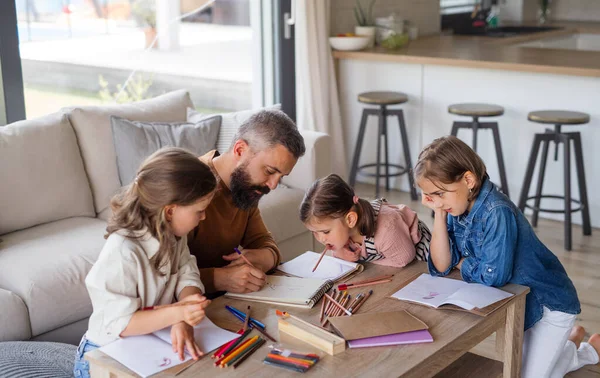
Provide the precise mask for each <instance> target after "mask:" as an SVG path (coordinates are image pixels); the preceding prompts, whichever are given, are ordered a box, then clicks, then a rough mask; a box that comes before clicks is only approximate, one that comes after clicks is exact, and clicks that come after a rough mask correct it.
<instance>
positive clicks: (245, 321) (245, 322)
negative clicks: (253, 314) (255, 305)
mask: <svg viewBox="0 0 600 378" xmlns="http://www.w3.org/2000/svg"><path fill="white" fill-rule="evenodd" d="M249 320H250V306H248V313H247V314H246V320H244V332H246V330H247V329H248V321H249Z"/></svg>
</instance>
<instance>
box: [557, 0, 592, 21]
mask: <svg viewBox="0 0 600 378" xmlns="http://www.w3.org/2000/svg"><path fill="white" fill-rule="evenodd" d="M550 11H551V15H550V17H551V18H552V19H553V20H563V21H600V0H554V1H552V4H551V5H550Z"/></svg>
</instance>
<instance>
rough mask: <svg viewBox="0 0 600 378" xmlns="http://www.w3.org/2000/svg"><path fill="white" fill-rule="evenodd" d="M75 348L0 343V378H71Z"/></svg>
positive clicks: (36, 343) (59, 344) (28, 342)
mask: <svg viewBox="0 0 600 378" xmlns="http://www.w3.org/2000/svg"><path fill="white" fill-rule="evenodd" d="M76 350H77V347H76V346H75V345H70V344H63V343H50V342H41V341H39V342H38V341H8V342H3V343H0V377H2V378H38V377H39V378H41V377H44V378H46V377H52V378H62V377H73V363H74V361H75V352H76Z"/></svg>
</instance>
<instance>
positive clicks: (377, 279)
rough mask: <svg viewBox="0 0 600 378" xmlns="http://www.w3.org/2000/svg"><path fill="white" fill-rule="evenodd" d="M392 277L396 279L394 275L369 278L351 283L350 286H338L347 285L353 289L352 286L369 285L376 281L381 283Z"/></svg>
mask: <svg viewBox="0 0 600 378" xmlns="http://www.w3.org/2000/svg"><path fill="white" fill-rule="evenodd" d="M392 277H394V275H393V274H388V275H386V276H378V277H373V278H369V279H366V280H362V281H356V282H351V283H349V284H340V285H338V286H342V285H346V286H348V287H351V286H354V285H361V284H364V283H369V282H375V281H381V280H389V279H391V278H392ZM339 290H344V289H339Z"/></svg>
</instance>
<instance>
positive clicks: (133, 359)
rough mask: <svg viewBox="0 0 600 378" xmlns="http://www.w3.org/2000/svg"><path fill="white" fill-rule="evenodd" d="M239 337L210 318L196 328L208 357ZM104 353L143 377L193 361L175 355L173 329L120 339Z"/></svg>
mask: <svg viewBox="0 0 600 378" xmlns="http://www.w3.org/2000/svg"><path fill="white" fill-rule="evenodd" d="M237 337H239V335H238V334H237V333H234V332H230V331H227V330H225V329H222V328H220V327H218V326H216V325H215V324H214V323H213V322H212V321H211V320H210V319H209V318H204V320H202V321H201V322H200V324H198V325H197V326H196V327H194V338H195V339H196V343H197V344H198V346H199V347H200V349H201V350H202V351H203V352H204V354H205V355H206V354H208V352H210V351H212V350H214V349H216V348H218V347H220V346H221V345H223V344H225V343H227V342H229V341H231V340H233V339H235V338H237ZM100 351H102V352H104V353H106V354H107V355H109V356H110V357H112V358H114V359H115V360H117V361H119V362H120V363H122V364H123V365H125V366H127V367H128V368H129V369H131V370H133V371H134V372H136V373H137V374H139V375H141V376H142V377H148V376H150V375H153V374H156V373H159V372H161V371H163V370H165V369H169V368H171V367H173V366H177V365H179V364H181V363H183V362H185V361H188V360H190V359H191V357H190V356H189V355H188V354H187V353H186V355H185V360H184V361H180V360H179V356H178V355H177V353H173V349H172V346H171V327H168V328H164V329H161V330H160V331H157V332H155V333H154V334H151V335H143V336H131V337H125V338H122V339H119V340H117V341H115V342H112V343H110V344H107V345H105V346H103V347H101V348H100Z"/></svg>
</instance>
